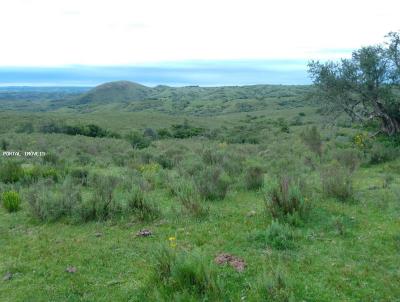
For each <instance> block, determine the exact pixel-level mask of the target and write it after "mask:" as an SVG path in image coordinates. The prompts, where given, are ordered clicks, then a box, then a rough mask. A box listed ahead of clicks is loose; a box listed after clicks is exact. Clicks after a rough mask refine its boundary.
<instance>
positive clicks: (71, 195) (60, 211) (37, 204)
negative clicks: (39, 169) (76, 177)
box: [27, 180, 83, 222]
mask: <svg viewBox="0 0 400 302" xmlns="http://www.w3.org/2000/svg"><path fill="white" fill-rule="evenodd" d="M27 198H28V203H29V205H30V211H31V214H32V215H33V216H34V217H36V218H37V219H39V220H41V221H49V222H51V221H56V220H58V219H60V218H62V217H68V218H74V219H77V220H81V216H80V210H81V206H82V203H83V202H82V195H81V191H80V187H77V186H75V185H74V184H73V183H72V182H71V181H69V180H66V181H65V182H64V183H63V184H62V185H57V186H55V187H53V188H52V187H51V182H49V181H48V180H47V181H43V182H39V183H38V184H37V185H35V186H34V187H33V188H31V189H30V191H29V192H28V194H27Z"/></svg>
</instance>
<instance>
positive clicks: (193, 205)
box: [174, 180, 209, 218]
mask: <svg viewBox="0 0 400 302" xmlns="http://www.w3.org/2000/svg"><path fill="white" fill-rule="evenodd" d="M174 192H175V194H176V197H177V199H178V201H179V202H180V203H181V204H182V207H183V209H184V212H185V213H188V214H189V215H191V216H194V217H197V218H201V217H204V216H206V215H208V211H209V209H208V208H207V207H205V206H204V205H203V203H202V200H201V197H200V195H199V192H198V191H197V189H196V187H195V186H194V184H193V183H192V182H191V181H185V180H180V181H179V182H177V183H176V184H175V188H174Z"/></svg>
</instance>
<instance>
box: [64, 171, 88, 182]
mask: <svg viewBox="0 0 400 302" xmlns="http://www.w3.org/2000/svg"><path fill="white" fill-rule="evenodd" d="M69 174H70V175H71V177H72V178H73V179H74V181H75V182H77V183H78V184H80V185H82V186H86V185H88V181H89V171H88V170H87V169H85V168H75V169H73V170H71V172H70V173H69Z"/></svg>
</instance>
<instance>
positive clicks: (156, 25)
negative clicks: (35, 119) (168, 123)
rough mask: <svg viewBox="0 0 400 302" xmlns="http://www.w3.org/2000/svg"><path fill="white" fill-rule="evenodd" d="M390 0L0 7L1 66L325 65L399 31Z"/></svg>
mask: <svg viewBox="0 0 400 302" xmlns="http://www.w3.org/2000/svg"><path fill="white" fill-rule="evenodd" d="M399 12H400V1H398V0H397V1H395V0H379V1H376V0H364V1H351V0H346V1H345V0H335V1H329V0H326V1H321V0H303V1H301V0H297V1H296V0H293V1H290V0H279V1H278V0H277V1H267V0H236V1H235V0H197V1H192V0H140V1H135V0H1V1H0V38H1V41H2V43H1V47H0V66H65V65H74V64H77V65H122V64H131V65H132V64H138V63H139V64H141V63H146V64H148V63H157V62H160V61H182V60H209V59H212V60H232V59H234V60H236V59H237V60H241V59H275V58H280V59H292V58H297V59H309V58H315V57H318V58H334V57H338V56H342V55H343V53H346V52H347V53H348V52H349V49H352V48H357V47H359V46H361V45H365V44H371V43H376V42H380V41H382V38H383V36H384V35H385V34H386V33H387V32H388V31H391V30H392V31H393V30H399V29H400V17H399Z"/></svg>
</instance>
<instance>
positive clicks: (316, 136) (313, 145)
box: [301, 126, 322, 157]
mask: <svg viewBox="0 0 400 302" xmlns="http://www.w3.org/2000/svg"><path fill="white" fill-rule="evenodd" d="M301 138H302V140H303V142H304V143H305V144H306V145H307V147H308V148H309V149H310V150H311V151H312V152H314V153H315V154H317V155H318V156H319V157H321V156H322V140H321V134H320V133H319V131H318V129H317V127H316V126H312V127H311V128H307V129H306V130H305V131H303V133H302V134H301Z"/></svg>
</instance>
